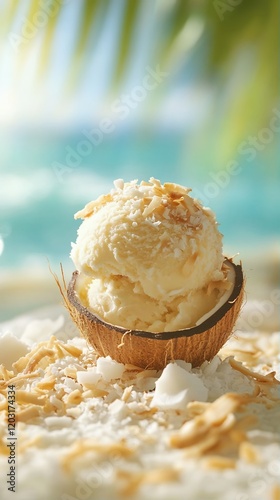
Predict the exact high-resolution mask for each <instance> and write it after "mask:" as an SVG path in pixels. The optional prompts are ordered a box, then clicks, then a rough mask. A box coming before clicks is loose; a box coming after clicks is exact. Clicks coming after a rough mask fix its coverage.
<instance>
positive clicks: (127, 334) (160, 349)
mask: <svg viewBox="0 0 280 500" xmlns="http://www.w3.org/2000/svg"><path fill="white" fill-rule="evenodd" d="M225 263H226V264H228V265H231V266H232V267H233V269H234V271H235V283H234V287H233V290H232V293H231V295H230V297H229V298H228V300H227V301H225V303H224V304H222V305H221V307H220V308H219V309H218V310H217V311H216V312H215V313H214V314H213V315H212V316H210V317H209V318H207V319H206V320H205V321H203V322H202V323H201V324H200V325H198V326H194V327H192V328H186V329H182V330H178V331H173V332H163V333H151V332H145V331H138V330H128V329H126V328H121V327H119V326H114V325H111V324H109V323H106V322H104V321H102V320H101V319H100V318H98V317H97V316H95V315H94V314H93V313H92V312H91V311H89V310H88V309H87V308H86V307H84V306H83V305H82V304H81V302H80V300H79V298H78V294H77V293H76V291H75V285H76V280H77V277H78V275H79V273H78V271H75V272H74V273H73V275H72V279H71V281H70V283H69V286H68V289H67V300H66V306H67V308H68V310H69V312H70V315H71V317H72V319H73V321H74V322H75V323H76V325H77V327H78V329H79V330H80V332H81V333H82V335H83V336H84V337H85V338H86V340H87V341H88V343H89V344H90V345H91V346H93V347H94V349H95V350H96V351H97V352H98V354H99V355H100V356H111V358H112V359H114V360H116V361H118V362H120V363H124V364H126V363H127V364H132V365H135V366H138V367H141V368H151V369H156V370H160V369H162V368H164V367H165V366H166V365H167V363H169V362H170V361H172V360H176V359H182V360H184V361H186V362H189V363H192V366H200V365H201V364H202V363H203V362H204V361H205V360H207V361H210V360H211V359H212V358H213V357H214V356H215V355H216V354H217V352H218V351H219V350H220V349H221V347H222V346H223V345H224V343H225V342H226V341H227V339H228V338H229V336H230V334H231V332H232V330H233V326H234V324H235V322H236V320H237V317H238V314H239V311H240V308H241V305H242V300H243V292H244V279H243V273H242V267H241V265H235V264H233V263H232V262H231V261H229V260H225Z"/></svg>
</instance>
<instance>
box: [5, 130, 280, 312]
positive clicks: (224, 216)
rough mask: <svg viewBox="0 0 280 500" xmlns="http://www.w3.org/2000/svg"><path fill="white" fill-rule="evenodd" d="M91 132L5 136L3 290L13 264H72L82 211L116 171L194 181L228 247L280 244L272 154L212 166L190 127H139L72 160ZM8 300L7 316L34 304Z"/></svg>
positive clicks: (279, 194) (278, 184) (42, 267)
mask: <svg viewBox="0 0 280 500" xmlns="http://www.w3.org/2000/svg"><path fill="white" fill-rule="evenodd" d="M83 139H84V136H82V135H81V134H80V133H76V132H73V133H67V134H66V133H65V134H64V135H59V134H57V135H55V134H54V132H52V133H51V134H49V135H48V134H47V133H46V132H44V133H40V131H38V132H34V130H33V131H32V133H31V132H30V131H28V130H27V131H22V130H21V131H19V132H18V133H17V134H16V133H14V134H13V136H12V137H11V136H8V135H7V137H6V138H5V137H4V138H3V142H2V144H1V147H2V158H3V159H4V160H3V162H2V167H1V170H0V193H1V196H0V205H1V221H0V234H1V240H0V241H1V246H0V249H1V250H2V253H1V257H0V266H1V267H0V272H1V276H2V288H1V293H2V294H5V279H4V281H3V276H4V278H5V277H7V276H9V273H13V275H14V274H15V272H17V270H19V271H20V272H21V273H22V272H26V273H27V274H28V275H29V278H30V277H31V276H33V277H34V275H36V273H39V274H40V273H41V272H42V273H43V274H44V271H45V272H48V261H49V263H50V264H51V266H52V268H53V269H55V270H57V269H58V268H59V263H60V262H61V263H63V265H64V267H65V268H66V269H68V268H69V269H70V268H71V263H70V259H69V252H70V244H71V241H74V240H75V238H76V231H77V228H78V225H79V221H75V220H74V219H73V214H74V213H75V212H76V211H77V210H79V209H81V208H82V207H83V206H84V205H85V203H87V202H88V201H90V200H91V199H94V198H95V197H97V196H98V195H99V194H102V193H104V192H106V191H108V190H110V189H111V187H112V183H113V180H114V179H116V178H124V179H125V180H131V179H134V178H138V179H139V180H142V179H149V177H151V176H154V177H156V178H159V179H160V180H161V181H163V182H164V181H171V182H177V183H181V184H184V185H187V186H190V187H192V188H193V194H194V196H197V197H198V198H200V199H201V200H202V201H203V203H204V204H205V205H208V206H210V207H211V208H212V209H213V210H214V211H215V212H216V215H217V219H218V221H219V223H220V230H221V232H222V233H223V234H224V246H225V249H226V251H227V253H230V254H232V255H233V254H237V253H238V252H239V253H240V255H241V256H242V255H245V254H246V255H248V252H251V253H252V255H254V253H256V252H258V251H261V249H263V248H264V249H270V248H272V249H273V251H275V248H277V249H278V250H277V252H278V251H279V240H280V234H279V233H280V204H279V199H280V172H279V169H276V168H275V169H273V168H272V169H271V168H270V171H269V174H268V173H267V170H266V168H265V161H268V156H267V154H266V158H265V157H264V156H261V155H260V154H259V155H256V157H255V158H254V160H253V161H251V162H249V161H246V157H245V156H239V157H238V156H237V157H236V158H235V159H234V160H235V162H237V165H238V174H236V175H232V174H229V173H228V170H227V165H225V168H224V169H222V170H220V171H219V172H218V171H216V170H215V168H214V167H213V166H211V165H208V160H207V154H206V153H203V152H202V154H201V155H200V158H199V159H197V158H196V159H195V161H194V159H193V158H191V155H189V154H188V144H186V141H185V138H184V136H183V135H182V134H181V135H180V134H178V133H174V134H172V132H168V133H167V132H166V133H163V132H160V133H159V132H157V133H155V132H154V133H151V132H149V133H145V131H142V132H141V133H140V132H139V131H138V132H137V133H136V132H135V131H133V130H131V131H126V132H125V133H122V134H119V135H117V134H114V136H112V137H106V139H104V141H103V142H101V143H100V144H99V145H98V146H96V147H92V150H91V151H90V154H87V155H83V156H81V155H80V160H79V159H78V160H77V155H76V163H77V164H75V159H74V157H73V158H72V160H73V161H72V163H71V166H69V165H70V164H69V157H67V154H69V151H70V152H73V151H74V153H75V152H76V153H77V151H78V149H77V147H78V144H79V142H80V141H81V140H83ZM80 151H81V149H80ZM74 156H75V155H74ZM275 158H276V153H275V151H272V150H271V152H270V158H269V161H270V162H271V161H272V160H273V159H275ZM67 161H68V164H67ZM58 165H60V167H59V169H58V168H57V166H58ZM58 172H60V173H61V172H63V174H61V175H58ZM3 283H4V284H3ZM10 293H14V292H11V291H10ZM51 294H52V292H50V294H49V295H50V296H51ZM35 295H36V294H35ZM32 297H33V298H32V300H33V302H34V305H38V304H40V305H41V304H43V303H45V300H46V298H45V296H44V294H42V297H41V298H40V299H39V297H36V298H37V300H35V301H34V296H32ZM48 300H49V296H48ZM4 303H5V304H6V305H5V307H3V311H2V313H1V314H2V317H7V316H11V315H12V314H14V313H18V312H22V311H23V310H24V309H26V307H31V306H33V303H29V302H28V304H26V302H25V301H24V300H23V301H19V299H17V305H16V306H14V304H13V305H11V300H10V301H9V303H8V301H6V302H5V301H4ZM2 304H3V301H2ZM7 304H10V305H7Z"/></svg>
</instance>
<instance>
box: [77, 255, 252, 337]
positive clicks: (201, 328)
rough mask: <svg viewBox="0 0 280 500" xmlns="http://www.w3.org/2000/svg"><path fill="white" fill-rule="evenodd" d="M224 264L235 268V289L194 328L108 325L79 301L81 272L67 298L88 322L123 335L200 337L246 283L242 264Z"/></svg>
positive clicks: (216, 320)
mask: <svg viewBox="0 0 280 500" xmlns="http://www.w3.org/2000/svg"><path fill="white" fill-rule="evenodd" d="M224 264H226V265H230V266H232V267H233V269H234V272H235V282H234V287H233V290H232V292H231V294H230V296H229V298H228V299H227V300H226V301H225V302H224V304H222V305H221V307H220V308H219V309H218V310H217V311H216V312H215V313H213V314H212V315H211V316H209V318H207V319H206V320H204V321H203V322H202V323H200V324H199V325H196V326H192V327H189V328H183V329H180V330H173V331H170V332H157V333H156V332H155V333H153V332H146V331H144V330H131V329H129V328H124V327H121V326H117V325H113V324H112V323H107V322H106V321H103V320H102V319H101V318H99V317H98V316H96V315H95V314H94V313H92V312H91V311H90V310H89V309H87V308H86V307H85V306H83V305H82V303H81V302H80V301H79V299H78V296H77V293H76V291H75V284H76V280H77V277H78V276H79V274H80V273H79V271H74V272H73V273H72V278H71V280H70V282H69V285H68V288H67V297H68V300H69V302H70V303H71V304H72V306H74V307H75V308H76V309H77V311H78V312H79V313H81V314H83V315H85V316H86V317H87V319H88V320H90V321H92V322H94V323H97V324H101V325H103V326H105V327H106V328H108V329H109V330H114V331H117V332H119V333H121V334H126V333H129V334H131V335H134V336H136V337H144V338H149V339H153V340H171V339H174V338H180V337H192V336H194V335H199V334H202V333H204V332H206V331H207V330H210V329H211V328H213V326H215V325H216V324H217V323H218V322H219V321H220V320H221V319H222V318H223V317H224V316H225V314H226V313H227V312H228V311H229V310H230V309H231V308H232V307H233V306H234V304H235V302H236V300H237V299H238V297H239V295H240V293H241V291H242V288H243V282H244V276H243V271H242V265H241V262H240V264H234V263H233V262H232V261H231V260H230V259H227V258H225V260H224Z"/></svg>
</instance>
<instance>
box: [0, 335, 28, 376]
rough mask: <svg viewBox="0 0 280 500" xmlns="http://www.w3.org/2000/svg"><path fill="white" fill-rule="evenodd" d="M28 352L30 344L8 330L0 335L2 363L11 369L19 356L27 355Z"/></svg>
mask: <svg viewBox="0 0 280 500" xmlns="http://www.w3.org/2000/svg"><path fill="white" fill-rule="evenodd" d="M27 352H28V346H27V345H26V344H25V343H24V342H21V340H19V339H18V338H17V337H15V336H14V335H13V334H12V333H10V332H7V333H4V334H3V335H1V337H0V365H1V364H3V365H5V366H6V368H8V370H11V368H12V364H13V363H15V361H17V360H18V359H19V358H21V357H22V356H25V355H26V354H27Z"/></svg>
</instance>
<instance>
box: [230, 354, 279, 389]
mask: <svg viewBox="0 0 280 500" xmlns="http://www.w3.org/2000/svg"><path fill="white" fill-rule="evenodd" d="M229 362H230V365H231V366H232V368H234V370H238V371H239V372H240V373H243V375H246V376H247V377H251V378H253V379H255V380H257V381H259V382H265V383H267V384H275V385H280V381H279V380H277V378H276V377H275V375H276V372H270V373H268V374H267V375H263V374H261V373H259V372H254V371H252V370H249V368H246V367H245V366H244V365H242V363H239V362H238V361H236V360H235V359H230V361H229Z"/></svg>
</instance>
